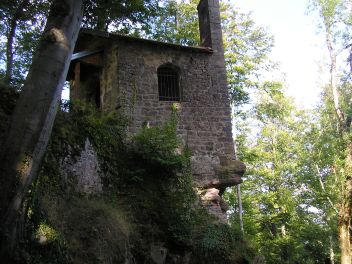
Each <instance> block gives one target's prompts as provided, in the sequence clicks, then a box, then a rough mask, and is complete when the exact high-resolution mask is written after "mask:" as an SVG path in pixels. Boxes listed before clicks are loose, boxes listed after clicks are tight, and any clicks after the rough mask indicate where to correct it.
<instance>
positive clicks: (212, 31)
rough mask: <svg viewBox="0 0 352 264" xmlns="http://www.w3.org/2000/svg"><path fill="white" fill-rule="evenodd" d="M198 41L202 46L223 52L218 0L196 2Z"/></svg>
mask: <svg viewBox="0 0 352 264" xmlns="http://www.w3.org/2000/svg"><path fill="white" fill-rule="evenodd" d="M197 9H198V19H199V31H200V41H201V44H200V45H201V46H202V47H209V48H212V49H213V50H214V52H216V53H217V52H219V53H221V54H223V53H224V47H223V42H222V31H221V19H220V5H219V0H200V1H199V4H198V8H197Z"/></svg>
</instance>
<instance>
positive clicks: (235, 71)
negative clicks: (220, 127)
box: [146, 0, 273, 112]
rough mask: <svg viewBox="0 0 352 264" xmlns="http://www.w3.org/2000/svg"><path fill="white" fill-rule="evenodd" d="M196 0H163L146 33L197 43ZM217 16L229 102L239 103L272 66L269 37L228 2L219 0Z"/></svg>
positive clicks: (237, 105) (241, 104)
mask: <svg viewBox="0 0 352 264" xmlns="http://www.w3.org/2000/svg"><path fill="white" fill-rule="evenodd" d="M198 3H199V1H198V0H191V1H180V2H176V1H173V0H170V1H167V0H165V1H163V4H164V6H165V8H164V12H162V13H161V14H160V16H158V17H157V18H155V21H154V22H153V23H154V27H153V29H152V30H151V32H146V35H147V37H150V38H152V39H156V40H160V41H166V42H171V43H176V44H181V45H188V46H196V45H199V42H200V36H199V28H198V14H197V5H198ZM221 19H222V28H223V40H224V48H225V60H226V69H227V78H228V87H229V93H230V96H231V102H232V103H233V105H234V106H235V107H236V111H238V112H240V107H241V106H243V105H244V104H247V103H248V102H249V101H250V96H249V94H250V93H251V90H252V89H253V88H258V87H259V84H260V79H261V78H260V76H261V72H264V71H266V70H268V69H272V67H273V66H272V65H270V63H269V62H268V61H269V59H268V54H269V53H270V51H271V48H272V46H273V38H272V36H270V35H269V34H268V33H267V32H266V30H265V29H264V28H263V27H260V26H257V25H256V24H255V22H254V21H253V19H252V18H251V17H250V14H245V13H243V12H241V11H240V10H238V9H237V8H235V7H234V5H232V4H229V3H224V2H221Z"/></svg>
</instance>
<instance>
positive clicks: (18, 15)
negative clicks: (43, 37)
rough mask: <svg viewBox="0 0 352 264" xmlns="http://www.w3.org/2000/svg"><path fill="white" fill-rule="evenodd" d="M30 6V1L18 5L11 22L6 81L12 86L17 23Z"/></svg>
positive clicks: (8, 38)
mask: <svg viewBox="0 0 352 264" xmlns="http://www.w3.org/2000/svg"><path fill="white" fill-rule="evenodd" d="M28 4H29V0H23V1H21V3H20V4H19V5H18V7H17V9H16V11H15V13H14V15H13V17H12V19H11V21H10V25H9V26H10V29H9V33H8V35H7V44H6V74H5V81H6V83H7V84H10V83H11V81H12V74H13V54H14V51H13V44H14V40H15V36H16V28H17V23H18V21H19V20H20V19H21V15H22V14H23V10H24V8H25V7H27V6H28Z"/></svg>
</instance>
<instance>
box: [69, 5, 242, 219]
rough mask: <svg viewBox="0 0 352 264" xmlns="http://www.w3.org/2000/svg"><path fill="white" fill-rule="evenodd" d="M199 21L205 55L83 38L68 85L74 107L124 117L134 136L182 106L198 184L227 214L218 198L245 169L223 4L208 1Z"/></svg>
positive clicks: (118, 38) (105, 37)
mask: <svg viewBox="0 0 352 264" xmlns="http://www.w3.org/2000/svg"><path fill="white" fill-rule="evenodd" d="M198 15H199V28H200V36H201V46H200V47H188V46H180V45H175V44H170V43H162V42H157V41H152V40H146V39H140V38H134V37H130V36H122V35H118V34H110V33H107V32H98V31H91V30H82V31H81V33H80V35H79V39H78V41H77V44H76V48H75V51H74V55H73V57H72V63H71V66H70V71H69V76H68V78H69V80H70V81H71V93H70V95H71V98H72V99H80V100H85V101H88V102H92V103H94V104H96V106H97V107H99V108H101V109H102V110H104V111H123V112H124V113H125V114H126V116H127V117H128V119H129V121H130V122H129V126H128V129H129V132H130V133H132V134H133V133H135V132H137V131H138V129H140V128H141V127H142V126H143V125H144V124H149V125H150V126H153V125H156V124H161V123H163V122H164V121H165V120H169V119H170V115H171V111H172V106H173V105H175V104H176V105H177V107H178V111H179V116H180V120H179V125H178V133H179V135H180V137H181V138H182V140H183V143H184V144H185V145H187V146H188V148H189V149H190V150H191V152H192V157H191V162H192V172H193V178H194V181H195V183H196V185H197V186H198V187H201V188H202V189H203V190H205V191H204V196H203V197H204V200H208V201H210V202H209V207H210V208H209V209H210V210H213V211H214V213H221V212H220V211H221V209H220V204H221V199H220V197H219V195H218V193H219V192H218V191H217V190H220V194H221V192H222V191H223V190H224V189H225V188H226V187H228V186H233V185H236V184H239V183H240V182H241V177H240V176H241V175H242V174H243V172H244V170H245V167H244V165H243V164H242V163H241V162H239V161H236V160H235V153H234V145H233V138H232V124H231V108H230V101H229V96H228V89H227V81H226V69H225V60H224V48H223V42H222V31H221V23H220V10H219V1H218V0H201V1H200V3H199V5H198ZM214 188H215V189H217V190H215V189H214ZM214 205H215V206H214ZM222 209H223V210H225V208H224V207H223V208H222Z"/></svg>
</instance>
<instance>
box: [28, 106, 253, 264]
mask: <svg viewBox="0 0 352 264" xmlns="http://www.w3.org/2000/svg"><path fill="white" fill-rule="evenodd" d="M175 111H176V110H175ZM125 125H126V120H125V118H124V117H121V116H118V115H117V114H116V113H115V114H113V113H102V112H100V111H98V110H97V109H95V108H93V107H91V106H87V105H82V104H79V103H74V104H72V105H70V107H69V111H68V112H60V113H58V118H57V120H56V122H55V126H54V130H53V134H52V138H51V141H50V144H49V148H48V151H47V153H46V156H45V160H44V164H43V166H42V170H41V175H40V177H39V180H38V181H37V182H36V184H35V185H34V186H32V190H31V193H30V199H29V200H28V206H29V211H28V221H27V230H28V237H29V238H31V239H28V241H27V244H26V247H25V252H26V254H25V255H26V256H27V257H26V258H25V259H26V262H27V263H31V264H32V263H33V264H34V263H35V264H39V263H49V262H50V263H97V262H98V263H99V262H104V263H122V262H124V261H125V259H128V258H132V256H133V259H134V261H136V263H152V260H151V255H150V247H151V245H153V244H160V243H161V244H163V245H164V246H165V247H166V248H168V250H169V252H170V253H171V254H176V255H177V254H178V255H180V256H181V257H182V256H184V255H186V254H187V253H189V254H191V261H192V262H191V263H214V262H217V261H218V262H219V263H248V260H249V259H250V258H251V257H252V256H253V251H252V249H250V247H249V246H248V245H247V244H246V242H245V241H244V240H243V239H241V237H240V235H239V233H238V232H235V231H234V230H233V229H231V228H230V227H229V226H227V225H223V224H218V223H217V222H216V220H215V219H214V218H213V217H211V216H209V215H208V213H206V212H205V210H204V209H202V208H201V207H200V206H199V204H198V203H197V200H196V195H195V192H194V189H193V182H192V174H191V170H190V160H189V156H190V153H189V151H188V150H187V149H183V150H182V149H181V148H180V141H179V139H178V138H177V134H176V127H177V112H174V114H173V116H172V118H171V120H169V121H168V122H166V123H165V124H164V125H161V126H154V127H147V126H146V127H144V128H142V129H141V130H140V132H139V133H138V134H137V135H135V136H133V137H131V138H129V139H128V138H127V137H126V135H125ZM86 138H89V140H90V142H92V144H93V145H94V148H95V150H96V151H97V154H98V159H99V162H100V164H101V166H102V172H101V173H102V181H103V192H102V193H101V194H99V195H83V194H78V193H76V192H75V185H76V184H77V182H76V179H75V178H74V177H73V175H67V177H66V178H65V177H63V175H62V174H61V171H60V164H61V162H62V160H63V158H65V157H67V156H68V155H70V156H71V157H77V156H78V155H79V154H80V152H81V150H82V149H83V146H84V142H85V140H86ZM40 238H41V239H42V240H43V239H44V240H45V241H46V242H45V243H43V244H41V243H40ZM204 256H206V258H204Z"/></svg>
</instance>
